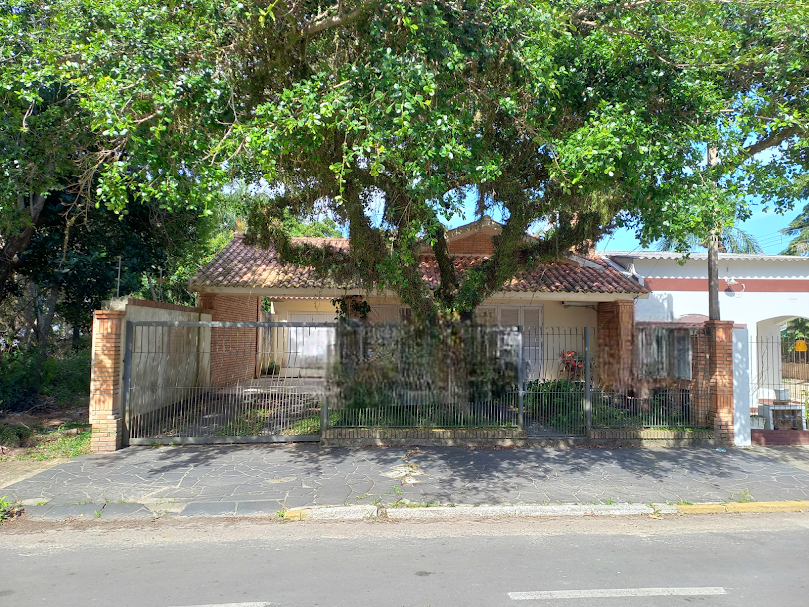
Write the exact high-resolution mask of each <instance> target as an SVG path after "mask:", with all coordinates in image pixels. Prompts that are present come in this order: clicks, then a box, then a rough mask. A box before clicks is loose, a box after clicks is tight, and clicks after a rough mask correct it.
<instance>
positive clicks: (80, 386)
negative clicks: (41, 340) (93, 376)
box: [0, 348, 90, 412]
mask: <svg viewBox="0 0 809 607" xmlns="http://www.w3.org/2000/svg"><path fill="white" fill-rule="evenodd" d="M37 355H38V352H36V351H35V350H32V351H31V352H29V353H26V352H23V351H21V350H20V351H17V352H15V353H13V354H12V355H10V356H5V357H3V358H2V359H0V412H3V411H22V410H25V409H29V408H31V407H33V406H34V405H35V404H36V403H37V401H38V400H39V396H40V395H42V396H49V397H52V398H53V399H54V401H55V404H57V405H60V406H71V405H77V404H81V403H84V402H86V401H87V399H88V397H89V393H90V350H89V349H83V350H73V349H70V348H68V349H66V350H64V351H57V352H54V354H53V356H51V358H48V359H47V360H45V361H44V362H43V363H42V366H41V370H40V372H39V373H37V364H36V362H37V361H36V356H37Z"/></svg>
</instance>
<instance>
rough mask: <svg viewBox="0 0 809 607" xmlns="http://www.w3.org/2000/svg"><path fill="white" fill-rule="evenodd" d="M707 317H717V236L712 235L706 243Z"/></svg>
mask: <svg viewBox="0 0 809 607" xmlns="http://www.w3.org/2000/svg"><path fill="white" fill-rule="evenodd" d="M708 318H709V319H710V320H720V318H719V237H718V236H716V235H713V236H712V237H711V241H710V242H709V243H708Z"/></svg>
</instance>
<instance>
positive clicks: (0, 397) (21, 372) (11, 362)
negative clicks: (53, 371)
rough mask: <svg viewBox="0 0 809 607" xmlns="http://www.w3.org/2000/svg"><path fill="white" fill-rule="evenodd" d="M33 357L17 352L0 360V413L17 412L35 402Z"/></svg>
mask: <svg viewBox="0 0 809 607" xmlns="http://www.w3.org/2000/svg"><path fill="white" fill-rule="evenodd" d="M37 384H38V382H37V381H36V371H35V366H34V360H33V357H30V356H26V355H25V354H24V353H23V352H21V351H18V352H15V353H14V354H12V355H11V356H6V357H3V358H1V359H0V412H4V411H19V410H22V409H26V408H28V407H31V406H33V405H34V404H35V403H36V401H37V395H38V385H37Z"/></svg>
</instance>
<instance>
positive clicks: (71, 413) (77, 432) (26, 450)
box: [0, 407, 89, 497]
mask: <svg viewBox="0 0 809 607" xmlns="http://www.w3.org/2000/svg"><path fill="white" fill-rule="evenodd" d="M0 426H22V427H24V428H28V429H30V430H31V431H33V436H32V437H31V438H29V439H28V440H26V441H24V442H23V444H0V489H3V488H4V487H8V486H9V485H13V484H14V483H17V482H19V481H22V480H25V479H26V478H30V477H31V476H34V475H35V474H38V473H39V472H42V471H43V470H47V469H48V468H52V467H53V466H57V465H59V464H61V463H64V462H66V461H67V460H68V459H69V458H70V457H72V456H75V455H81V454H82V453H83V452H85V451H86V448H85V444H87V445H89V442H88V438H89V425H88V422H87V408H86V407H81V408H70V409H45V410H33V411H28V412H23V413H8V414H5V415H0ZM0 497H2V495H0Z"/></svg>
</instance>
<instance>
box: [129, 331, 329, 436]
mask: <svg viewBox="0 0 809 607" xmlns="http://www.w3.org/2000/svg"><path fill="white" fill-rule="evenodd" d="M333 346H334V325H333V324H329V323H251V322H171V321H160V322H157V321H155V322H128V323H127V334H126V347H125V350H126V353H125V356H124V398H125V406H124V410H125V415H124V419H125V427H126V431H125V433H124V435H125V437H127V439H128V442H129V444H151V443H171V442H174V443H193V442H197V443H218V442H221V443H227V442H277V441H289V440H296V441H306V440H318V439H319V435H320V428H321V415H322V414H323V413H325V409H323V408H322V404H323V402H324V401H325V398H326V395H327V384H326V376H327V371H328V368H329V365H330V362H331V359H332V356H333V351H334V348H333Z"/></svg>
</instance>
